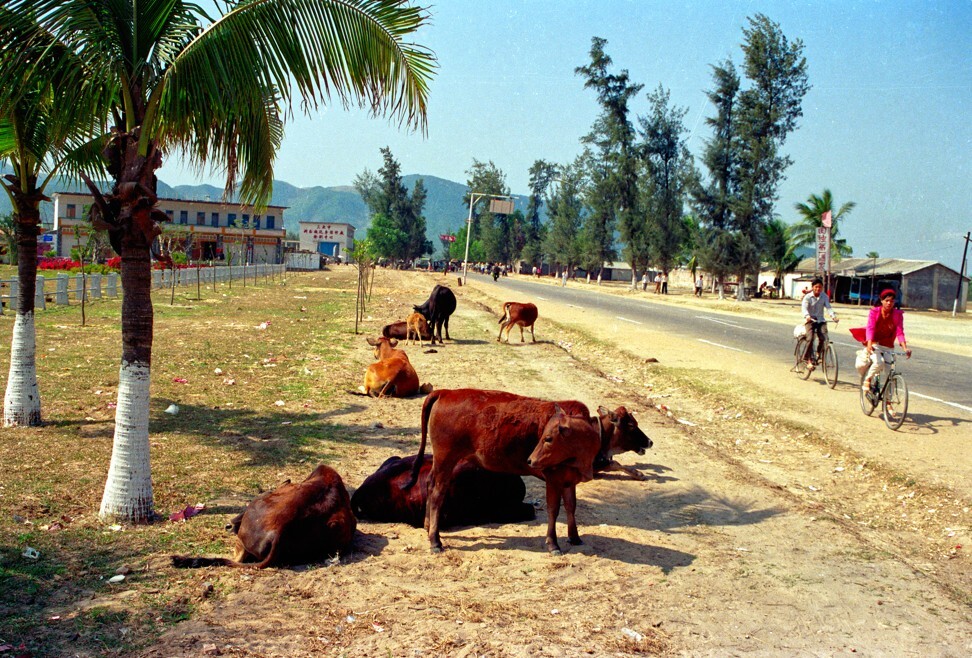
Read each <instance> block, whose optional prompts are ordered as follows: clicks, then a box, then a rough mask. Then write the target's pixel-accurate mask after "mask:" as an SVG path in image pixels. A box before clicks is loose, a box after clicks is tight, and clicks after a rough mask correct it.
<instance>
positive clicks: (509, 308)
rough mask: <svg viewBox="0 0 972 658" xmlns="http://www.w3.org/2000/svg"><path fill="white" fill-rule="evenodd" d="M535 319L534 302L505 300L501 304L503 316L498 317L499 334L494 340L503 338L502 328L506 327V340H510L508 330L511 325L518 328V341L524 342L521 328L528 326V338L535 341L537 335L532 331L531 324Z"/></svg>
mask: <svg viewBox="0 0 972 658" xmlns="http://www.w3.org/2000/svg"><path fill="white" fill-rule="evenodd" d="M536 321H537V307H536V305H535V304H521V303H520V302H506V303H505V304H503V317H502V318H501V319H500V321H499V324H500V330H499V336H497V337H496V342H497V343H498V342H500V341H501V340H502V338H503V330H504V329H506V342H507V343H508V342H510V331H511V330H512V329H513V327H519V328H520V342H521V343H524V342H526V341H525V340H524V338H523V328H524V327H530V338H531V339H532V340H533V342H534V343H535V342H537V337H536V335H535V334H534V333H533V325H534V323H535V322H536Z"/></svg>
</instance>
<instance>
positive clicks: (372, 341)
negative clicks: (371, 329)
mask: <svg viewBox="0 0 972 658" xmlns="http://www.w3.org/2000/svg"><path fill="white" fill-rule="evenodd" d="M365 340H366V341H368V344H369V345H371V346H372V347H377V346H378V341H377V340H375V339H374V338H365Z"/></svg>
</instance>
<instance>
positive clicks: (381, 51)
mask: <svg viewBox="0 0 972 658" xmlns="http://www.w3.org/2000/svg"><path fill="white" fill-rule="evenodd" d="M6 6H7V7H8V8H9V9H10V11H11V12H12V13H14V14H15V15H21V16H27V15H32V16H35V17H36V21H37V23H38V29H37V30H36V31H35V33H34V34H33V35H31V37H30V38H29V39H28V40H27V42H26V43H19V42H13V43H5V44H4V47H5V48H7V49H9V50H10V51H12V52H13V53H15V54H17V53H29V52H30V50H29V48H24V47H23V46H25V45H29V43H30V42H31V40H39V39H45V38H48V36H47V35H53V36H54V37H55V38H56V39H57V40H58V42H59V43H60V44H63V46H64V47H65V51H66V52H69V53H73V54H76V55H77V57H79V58H80V59H82V60H83V61H84V62H85V65H86V67H87V71H86V75H85V76H84V77H75V78H74V79H73V80H72V84H73V87H74V88H77V89H81V88H84V87H87V86H99V87H103V88H104V89H106V90H108V92H109V93H110V95H111V97H112V98H113V100H114V103H113V105H112V108H111V113H110V116H111V118H112V119H113V124H114V125H113V126H112V128H111V132H110V136H109V141H108V144H107V146H106V147H105V149H104V152H103V154H104V157H105V159H106V160H107V168H108V172H109V174H110V176H111V178H112V179H113V180H114V185H113V187H112V190H111V192H110V193H109V194H106V195H102V194H101V193H100V192H99V190H98V189H97V188H96V187H95V186H94V185H93V184H92V183H91V182H90V181H89V182H88V186H89V188H90V189H91V191H92V194H94V196H95V204H94V205H93V207H92V210H91V220H92V223H93V224H94V226H95V228H96V229H99V230H102V229H103V230H107V231H108V235H109V239H110V241H111V244H112V247H113V248H114V249H115V251H116V252H118V253H119V254H120V255H121V257H122V263H121V278H122V285H123V288H124V291H125V295H124V298H123V302H122V355H121V368H120V373H119V383H118V402H117V405H118V406H117V409H116V415H115V439H114V446H113V451H112V458H111V465H110V467H109V471H108V480H107V483H106V485H105V492H104V496H103V498H102V501H101V516H102V517H103V518H105V517H118V518H120V519H122V520H128V521H133V522H134V521H144V520H148V519H151V518H152V517H153V516H154V510H153V503H152V480H151V469H150V466H149V441H148V425H149V423H148V421H149V375H150V369H151V357H152V318H153V311H152V299H151V255H150V249H151V245H152V243H153V241H154V240H155V238H156V237H157V236H158V235H159V233H160V232H161V229H160V228H159V223H158V222H160V221H165V220H166V216H165V214H164V213H163V212H161V211H160V210H158V208H156V203H157V201H158V199H157V197H156V185H157V179H156V176H155V172H156V171H157V170H158V169H159V168H160V167H161V166H162V156H163V154H164V153H167V152H170V151H172V150H176V149H177V150H179V151H181V152H182V153H183V154H184V155H185V156H186V157H187V158H188V161H189V162H190V163H191V164H192V165H194V166H196V167H197V168H200V169H202V168H204V167H206V166H208V165H213V166H215V165H216V164H219V165H220V166H221V167H225V172H226V191H227V193H228V194H229V193H232V192H233V191H234V189H235V186H236V183H237V179H238V178H239V191H240V201H241V202H243V203H252V204H254V205H256V206H257V207H260V206H265V205H266V203H267V202H268V201H269V199H270V196H271V192H272V185H273V163H274V158H275V155H276V151H277V148H278V147H279V145H280V142H281V140H282V138H283V123H282V118H283V117H284V116H286V114H288V113H289V112H290V111H291V108H292V105H293V101H294V100H295V98H294V97H295V96H296V97H297V98H298V99H299V101H300V103H301V106H302V107H303V108H305V109H306V110H307V111H310V110H314V109H316V108H317V107H319V106H320V105H323V104H326V103H329V102H330V100H331V98H332V97H337V99H338V100H339V101H340V102H341V103H342V105H344V106H345V107H347V106H348V105H350V104H352V103H354V104H356V105H358V106H359V107H367V108H368V109H370V110H371V111H372V112H373V113H375V114H385V115H392V116H395V117H397V118H398V119H399V121H400V122H401V123H406V124H408V125H409V126H414V127H421V128H422V129H424V127H425V120H426V106H427V97H428V83H429V80H430V79H431V76H432V73H433V71H434V69H435V58H434V56H433V55H432V53H431V52H430V51H428V50H427V49H425V48H423V47H422V46H419V45H416V44H412V43H408V42H407V41H406V40H405V39H406V38H407V37H409V36H410V35H412V34H413V33H414V32H415V31H416V30H417V29H418V28H419V27H421V26H422V25H423V24H424V23H425V21H426V17H427V15H426V13H425V11H424V10H422V9H420V8H417V7H409V6H407V5H406V4H405V2H404V1H403V0H259V1H255V0H239V1H238V2H233V1H228V2H226V3H218V4H217V5H216V6H217V7H225V9H226V13H225V14H222V15H217V16H215V17H210V16H209V15H207V14H206V13H205V12H204V11H203V9H202V8H201V7H200V6H199V5H197V4H195V3H192V2H185V1H183V0H167V1H165V2H147V1H136V0H10V1H9V2H7V3H6ZM10 68H11V69H13V70H14V71H17V70H20V71H23V70H33V72H34V74H35V75H43V74H44V73H45V72H44V71H39V70H36V69H35V62H34V61H32V60H31V59H30V57H29V55H25V56H23V57H21V58H19V59H18V60H17V61H16V62H14V64H13V65H12V66H11V67H10ZM55 70H57V69H55ZM9 76H10V71H9V70H8V71H0V95H2V94H3V93H4V91H3V90H4V89H7V87H8V85H9V79H8V78H9ZM68 89H70V88H68ZM238 175H239V176H238Z"/></svg>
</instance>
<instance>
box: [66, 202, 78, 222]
mask: <svg viewBox="0 0 972 658" xmlns="http://www.w3.org/2000/svg"><path fill="white" fill-rule="evenodd" d="M77 212H78V207H77V206H76V205H74V204H73V203H69V204H67V217H68V219H74V218H75V216H76V214H77Z"/></svg>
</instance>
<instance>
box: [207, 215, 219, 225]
mask: <svg viewBox="0 0 972 658" xmlns="http://www.w3.org/2000/svg"><path fill="white" fill-rule="evenodd" d="M209 223H210V224H211V225H212V226H219V213H218V212H214V213H212V214H210V215H209Z"/></svg>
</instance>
